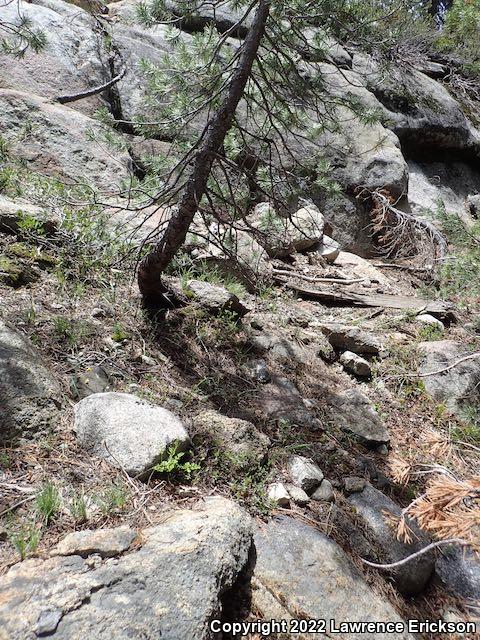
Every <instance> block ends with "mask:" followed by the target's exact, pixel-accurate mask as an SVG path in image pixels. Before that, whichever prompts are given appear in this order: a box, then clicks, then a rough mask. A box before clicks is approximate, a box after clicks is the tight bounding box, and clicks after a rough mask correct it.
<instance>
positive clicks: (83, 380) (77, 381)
mask: <svg viewBox="0 0 480 640" xmlns="http://www.w3.org/2000/svg"><path fill="white" fill-rule="evenodd" d="M71 391H72V395H73V396H74V397H75V398H78V399H79V400H82V399H83V398H86V397H87V396H90V395H92V394H94V393H104V392H105V391H110V379H109V376H108V374H107V372H106V371H105V369H103V368H102V367H98V366H96V367H88V369H85V371H82V372H80V373H78V374H77V375H76V376H74V378H73V379H72V383H71Z"/></svg>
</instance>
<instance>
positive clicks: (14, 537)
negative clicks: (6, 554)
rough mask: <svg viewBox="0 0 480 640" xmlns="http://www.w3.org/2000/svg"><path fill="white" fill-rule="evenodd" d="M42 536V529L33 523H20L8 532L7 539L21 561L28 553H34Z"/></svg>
mask: <svg viewBox="0 0 480 640" xmlns="http://www.w3.org/2000/svg"><path fill="white" fill-rule="evenodd" d="M41 537H42V530H41V529H40V528H39V527H38V526H36V525H35V523H33V522H32V523H29V524H25V523H23V524H21V525H20V526H19V527H18V528H17V529H15V530H12V531H11V532H10V534H9V540H10V542H11V544H12V545H13V547H14V548H15V550H16V551H17V552H18V554H19V555H20V559H21V560H22V561H23V560H25V558H26V557H27V555H28V554H29V553H35V551H36V550H37V547H38V544H39V542H40V539H41Z"/></svg>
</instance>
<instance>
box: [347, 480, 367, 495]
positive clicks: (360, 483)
mask: <svg viewBox="0 0 480 640" xmlns="http://www.w3.org/2000/svg"><path fill="white" fill-rule="evenodd" d="M343 486H344V487H345V493H347V494H348V495H350V494H351V493H360V492H361V491H363V490H364V489H365V487H366V486H367V481H366V480H365V478H357V477H355V476H350V477H348V478H345V479H344V481H343Z"/></svg>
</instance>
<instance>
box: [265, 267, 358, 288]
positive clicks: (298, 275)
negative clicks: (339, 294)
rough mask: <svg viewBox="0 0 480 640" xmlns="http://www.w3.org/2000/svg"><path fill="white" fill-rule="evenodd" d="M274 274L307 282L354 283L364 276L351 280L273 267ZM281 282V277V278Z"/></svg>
mask: <svg viewBox="0 0 480 640" xmlns="http://www.w3.org/2000/svg"><path fill="white" fill-rule="evenodd" d="M273 274H274V275H280V276H291V277H293V278H300V279H301V280H306V281H307V282H331V283H333V284H355V283H357V282H363V281H364V280H365V278H352V279H351V280H346V279H343V278H328V277H326V278H312V277H310V276H306V275H304V274H303V273H298V272H296V271H287V270H285V269H273ZM282 282H283V279H282Z"/></svg>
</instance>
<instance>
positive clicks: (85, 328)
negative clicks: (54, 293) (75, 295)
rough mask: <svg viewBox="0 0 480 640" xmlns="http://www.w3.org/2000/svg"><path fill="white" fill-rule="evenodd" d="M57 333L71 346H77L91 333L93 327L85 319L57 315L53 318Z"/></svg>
mask: <svg viewBox="0 0 480 640" xmlns="http://www.w3.org/2000/svg"><path fill="white" fill-rule="evenodd" d="M53 328H54V331H55V334H56V335H57V337H58V338H60V339H61V340H64V341H66V342H67V344H68V345H69V346H70V347H77V346H78V345H79V344H81V343H82V342H83V341H84V340H85V339H86V338H88V336H89V335H90V334H91V331H92V330H91V327H90V326H89V325H88V323H87V322H85V321H83V320H75V319H70V318H66V317H65V316H55V317H54V319H53Z"/></svg>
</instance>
